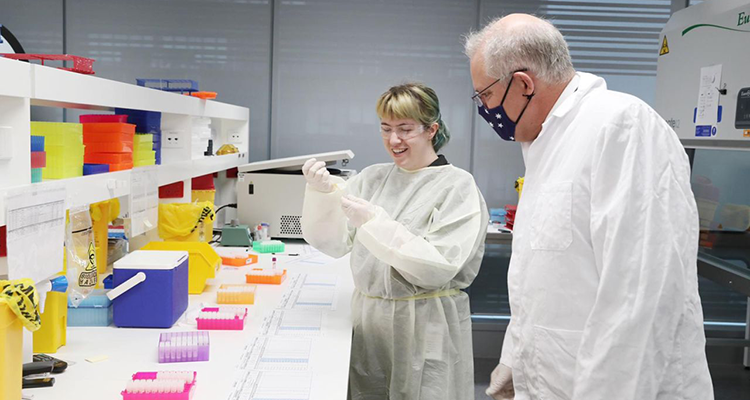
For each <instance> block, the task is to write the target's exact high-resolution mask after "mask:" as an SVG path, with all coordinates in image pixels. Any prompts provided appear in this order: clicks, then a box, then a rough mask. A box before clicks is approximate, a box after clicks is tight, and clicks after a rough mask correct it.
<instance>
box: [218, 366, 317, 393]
mask: <svg viewBox="0 0 750 400" xmlns="http://www.w3.org/2000/svg"><path fill="white" fill-rule="evenodd" d="M311 384H312V376H311V375H310V374H307V373H289V372H283V373H279V372H266V371H240V372H239V373H238V374H237V376H236V378H235V382H234V384H233V385H232V392H231V394H230V395H229V398H228V400H308V399H309V398H310V386H311Z"/></svg>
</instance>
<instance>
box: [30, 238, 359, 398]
mask: <svg viewBox="0 0 750 400" xmlns="http://www.w3.org/2000/svg"><path fill="white" fill-rule="evenodd" d="M286 250H287V254H300V255H299V256H287V255H283V254H277V255H276V257H277V259H278V261H277V268H280V269H287V274H288V277H287V279H286V280H285V282H284V283H282V284H281V285H258V286H257V291H256V293H255V304H253V305H232V304H227V305H220V306H227V307H247V308H248V317H247V320H246V323H245V329H244V330H243V331H217V330H212V331H208V332H210V358H209V361H207V362H186V363H168V364H159V363H158V361H157V344H158V342H159V334H160V333H162V332H169V331H195V330H196V327H195V326H194V325H193V326H189V325H188V324H189V322H187V321H186V320H187V318H185V316H184V315H183V318H181V319H180V321H178V322H177V323H176V324H175V326H173V327H172V328H171V329H131V328H117V327H114V326H109V327H68V330H67V345H66V346H63V347H62V348H60V350H59V351H58V352H57V353H54V354H51V355H52V356H53V357H56V358H59V359H62V360H65V361H67V362H68V363H69V366H68V369H67V370H66V371H65V372H64V373H62V374H59V375H55V376H54V377H55V385H54V387H51V388H38V389H25V390H24V393H25V394H31V395H33V396H34V397H33V399H34V400H47V399H55V400H65V399H76V400H88V399H91V400H103V399H122V396H121V394H120V392H121V391H123V390H124V389H125V385H126V383H127V382H128V381H129V380H130V379H131V376H132V375H133V374H134V373H136V372H139V371H166V370H176V371H196V372H197V373H198V375H197V380H196V381H197V385H196V390H195V393H194V395H193V397H192V399H193V400H204V399H205V400H224V399H228V398H229V395H230V394H231V392H232V386H233V383H234V382H235V378H236V376H238V369H237V365H238V362H239V361H240V356H241V355H242V354H243V349H244V348H245V346H246V345H247V344H248V343H250V342H251V341H252V340H253V339H254V338H255V337H257V336H259V334H260V329H261V326H262V324H263V320H264V317H266V316H267V315H269V314H270V313H272V312H273V311H274V310H276V309H277V306H278V305H279V302H280V300H281V299H282V295H283V294H284V293H285V291H286V290H287V288H289V286H290V282H291V281H292V280H293V278H294V276H295V275H296V274H304V273H310V274H335V275H336V276H338V281H337V286H336V287H337V294H336V297H335V300H334V303H335V310H324V311H323V312H322V315H323V318H322V324H321V334H320V335H319V336H315V337H312V339H311V346H310V357H309V368H308V371H304V373H309V374H310V375H311V379H310V382H311V385H310V386H311V387H310V389H309V399H310V400H324V399H325V400H338V399H340V400H345V399H346V393H347V385H348V376H349V356H350V351H351V340H352V334H351V330H352V323H351V294H352V291H353V290H354V283H353V281H352V275H351V269H350V268H349V257H348V256H346V257H344V258H341V259H338V260H331V259H325V258H324V259H325V261H321V258H320V257H319V258H317V259H316V260H313V261H310V262H305V256H306V255H305V254H304V253H305V251H309V250H310V248H309V247H303V245H300V244H287V246H286ZM271 258H272V256H271V254H261V255H260V256H259V263H258V264H255V265H251V266H247V267H242V268H235V267H229V266H223V265H222V266H221V269H220V271H218V272H217V276H216V278H215V279H213V280H212V281H210V283H209V286H207V287H206V290H205V291H204V292H203V293H202V294H200V295H190V305H189V306H188V310H187V311H186V313H185V314H186V315H189V313H191V312H193V313H194V312H195V311H194V310H196V309H199V307H202V306H214V305H216V290H217V289H218V287H219V286H220V285H221V284H223V283H245V274H246V273H247V272H248V271H249V270H250V269H251V268H258V267H263V268H270V267H271V263H272V262H271ZM97 356H106V357H108V358H107V359H106V360H105V361H101V362H97V363H90V362H88V361H86V359H87V358H92V357H97ZM275 373H281V374H289V376H290V379H293V377H294V374H299V372H293V371H283V370H282V371H275ZM282 378H283V377H282ZM248 399H249V398H248Z"/></svg>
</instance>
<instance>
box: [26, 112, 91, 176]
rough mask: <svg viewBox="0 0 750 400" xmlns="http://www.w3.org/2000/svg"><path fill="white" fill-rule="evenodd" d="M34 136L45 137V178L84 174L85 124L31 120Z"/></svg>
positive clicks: (43, 170)
mask: <svg viewBox="0 0 750 400" xmlns="http://www.w3.org/2000/svg"><path fill="white" fill-rule="evenodd" d="M31 134H32V136H43V137H44V151H45V153H46V154H45V166H44V168H42V177H43V178H44V179H62V178H72V177H76V176H82V175H83V153H84V147H83V126H82V125H81V124H73V123H63V122H36V121H32V122H31Z"/></svg>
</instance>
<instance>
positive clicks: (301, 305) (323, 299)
mask: <svg viewBox="0 0 750 400" xmlns="http://www.w3.org/2000/svg"><path fill="white" fill-rule="evenodd" d="M336 299H337V292H336V287H325V286H323V287H314V286H313V287H301V288H289V289H287V291H286V292H284V294H283V295H282V296H281V300H280V301H279V306H278V308H285V309H287V310H291V309H298V310H299V309H327V310H335V309H336Z"/></svg>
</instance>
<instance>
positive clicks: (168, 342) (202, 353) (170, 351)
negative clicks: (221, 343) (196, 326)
mask: <svg viewBox="0 0 750 400" xmlns="http://www.w3.org/2000/svg"><path fill="white" fill-rule="evenodd" d="M210 350H211V348H210V340H209V336H208V332H164V333H162V334H161V335H159V363H173V362H190V361H208V357H209V353H210Z"/></svg>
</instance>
